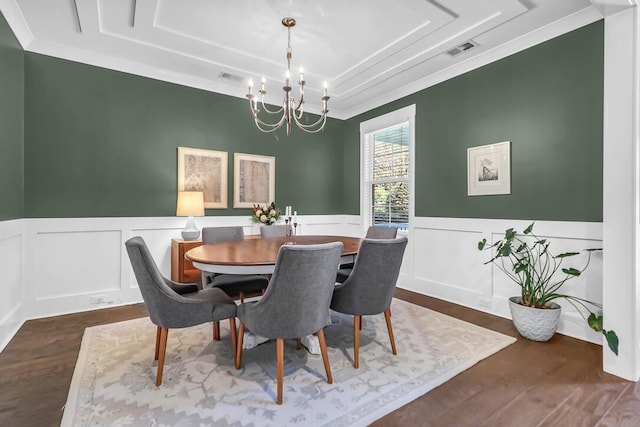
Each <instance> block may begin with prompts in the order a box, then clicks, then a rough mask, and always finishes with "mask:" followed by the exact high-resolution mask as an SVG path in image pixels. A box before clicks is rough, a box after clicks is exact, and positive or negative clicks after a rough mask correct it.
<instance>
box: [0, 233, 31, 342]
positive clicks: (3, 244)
mask: <svg viewBox="0 0 640 427" xmlns="http://www.w3.org/2000/svg"><path fill="white" fill-rule="evenodd" d="M24 248H25V245H24V229H23V221H22V220H11V221H0V272H2V281H0V292H1V293H2V298H0V350H2V349H3V348H4V347H5V346H6V345H7V344H8V343H9V340H11V338H12V337H13V336H14V335H15V333H16V332H17V331H18V329H19V328H20V326H22V323H23V322H24V318H25V314H24V307H25V304H24V282H23V271H24V262H23V261H24V254H25V251H24Z"/></svg>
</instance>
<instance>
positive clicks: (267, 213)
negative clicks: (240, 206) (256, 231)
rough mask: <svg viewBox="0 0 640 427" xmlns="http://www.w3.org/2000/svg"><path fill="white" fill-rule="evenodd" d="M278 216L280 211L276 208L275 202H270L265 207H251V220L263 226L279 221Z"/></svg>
mask: <svg viewBox="0 0 640 427" xmlns="http://www.w3.org/2000/svg"><path fill="white" fill-rule="evenodd" d="M280 214H281V212H280V209H278V208H276V202H271V204H270V205H267V206H260V205H253V215H251V219H253V220H254V221H255V222H259V223H261V224H264V225H271V224H275V222H276V221H277V220H278V219H280Z"/></svg>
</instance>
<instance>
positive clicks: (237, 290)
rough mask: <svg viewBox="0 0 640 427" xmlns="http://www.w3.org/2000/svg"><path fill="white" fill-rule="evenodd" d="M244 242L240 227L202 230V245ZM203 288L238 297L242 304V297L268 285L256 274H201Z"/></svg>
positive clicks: (263, 278)
mask: <svg viewBox="0 0 640 427" xmlns="http://www.w3.org/2000/svg"><path fill="white" fill-rule="evenodd" d="M242 240H244V229H243V228H242V227H204V228H203V229H202V243H203V244H205V245H206V244H209V243H222V242H237V241H242ZM202 284H203V286H205V287H207V286H211V287H214V288H220V289H222V290H223V291H224V292H225V293H226V294H227V295H236V294H238V295H239V296H240V302H244V295H245V293H248V292H261V291H263V290H264V289H265V288H266V287H267V286H268V285H269V279H268V278H266V277H265V276H261V275H258V274H212V273H206V272H203V273H202Z"/></svg>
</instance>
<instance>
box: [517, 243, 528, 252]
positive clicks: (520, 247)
mask: <svg viewBox="0 0 640 427" xmlns="http://www.w3.org/2000/svg"><path fill="white" fill-rule="evenodd" d="M526 248H527V244H526V243H525V242H522V244H521V245H520V246H518V249H516V252H522V251H523V250H524V249H526Z"/></svg>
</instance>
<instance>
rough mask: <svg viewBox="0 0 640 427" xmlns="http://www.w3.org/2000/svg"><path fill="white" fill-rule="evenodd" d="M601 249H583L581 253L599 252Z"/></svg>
mask: <svg viewBox="0 0 640 427" xmlns="http://www.w3.org/2000/svg"><path fill="white" fill-rule="evenodd" d="M601 250H602V248H590V249H583V251H585V252H595V251H601Z"/></svg>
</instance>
